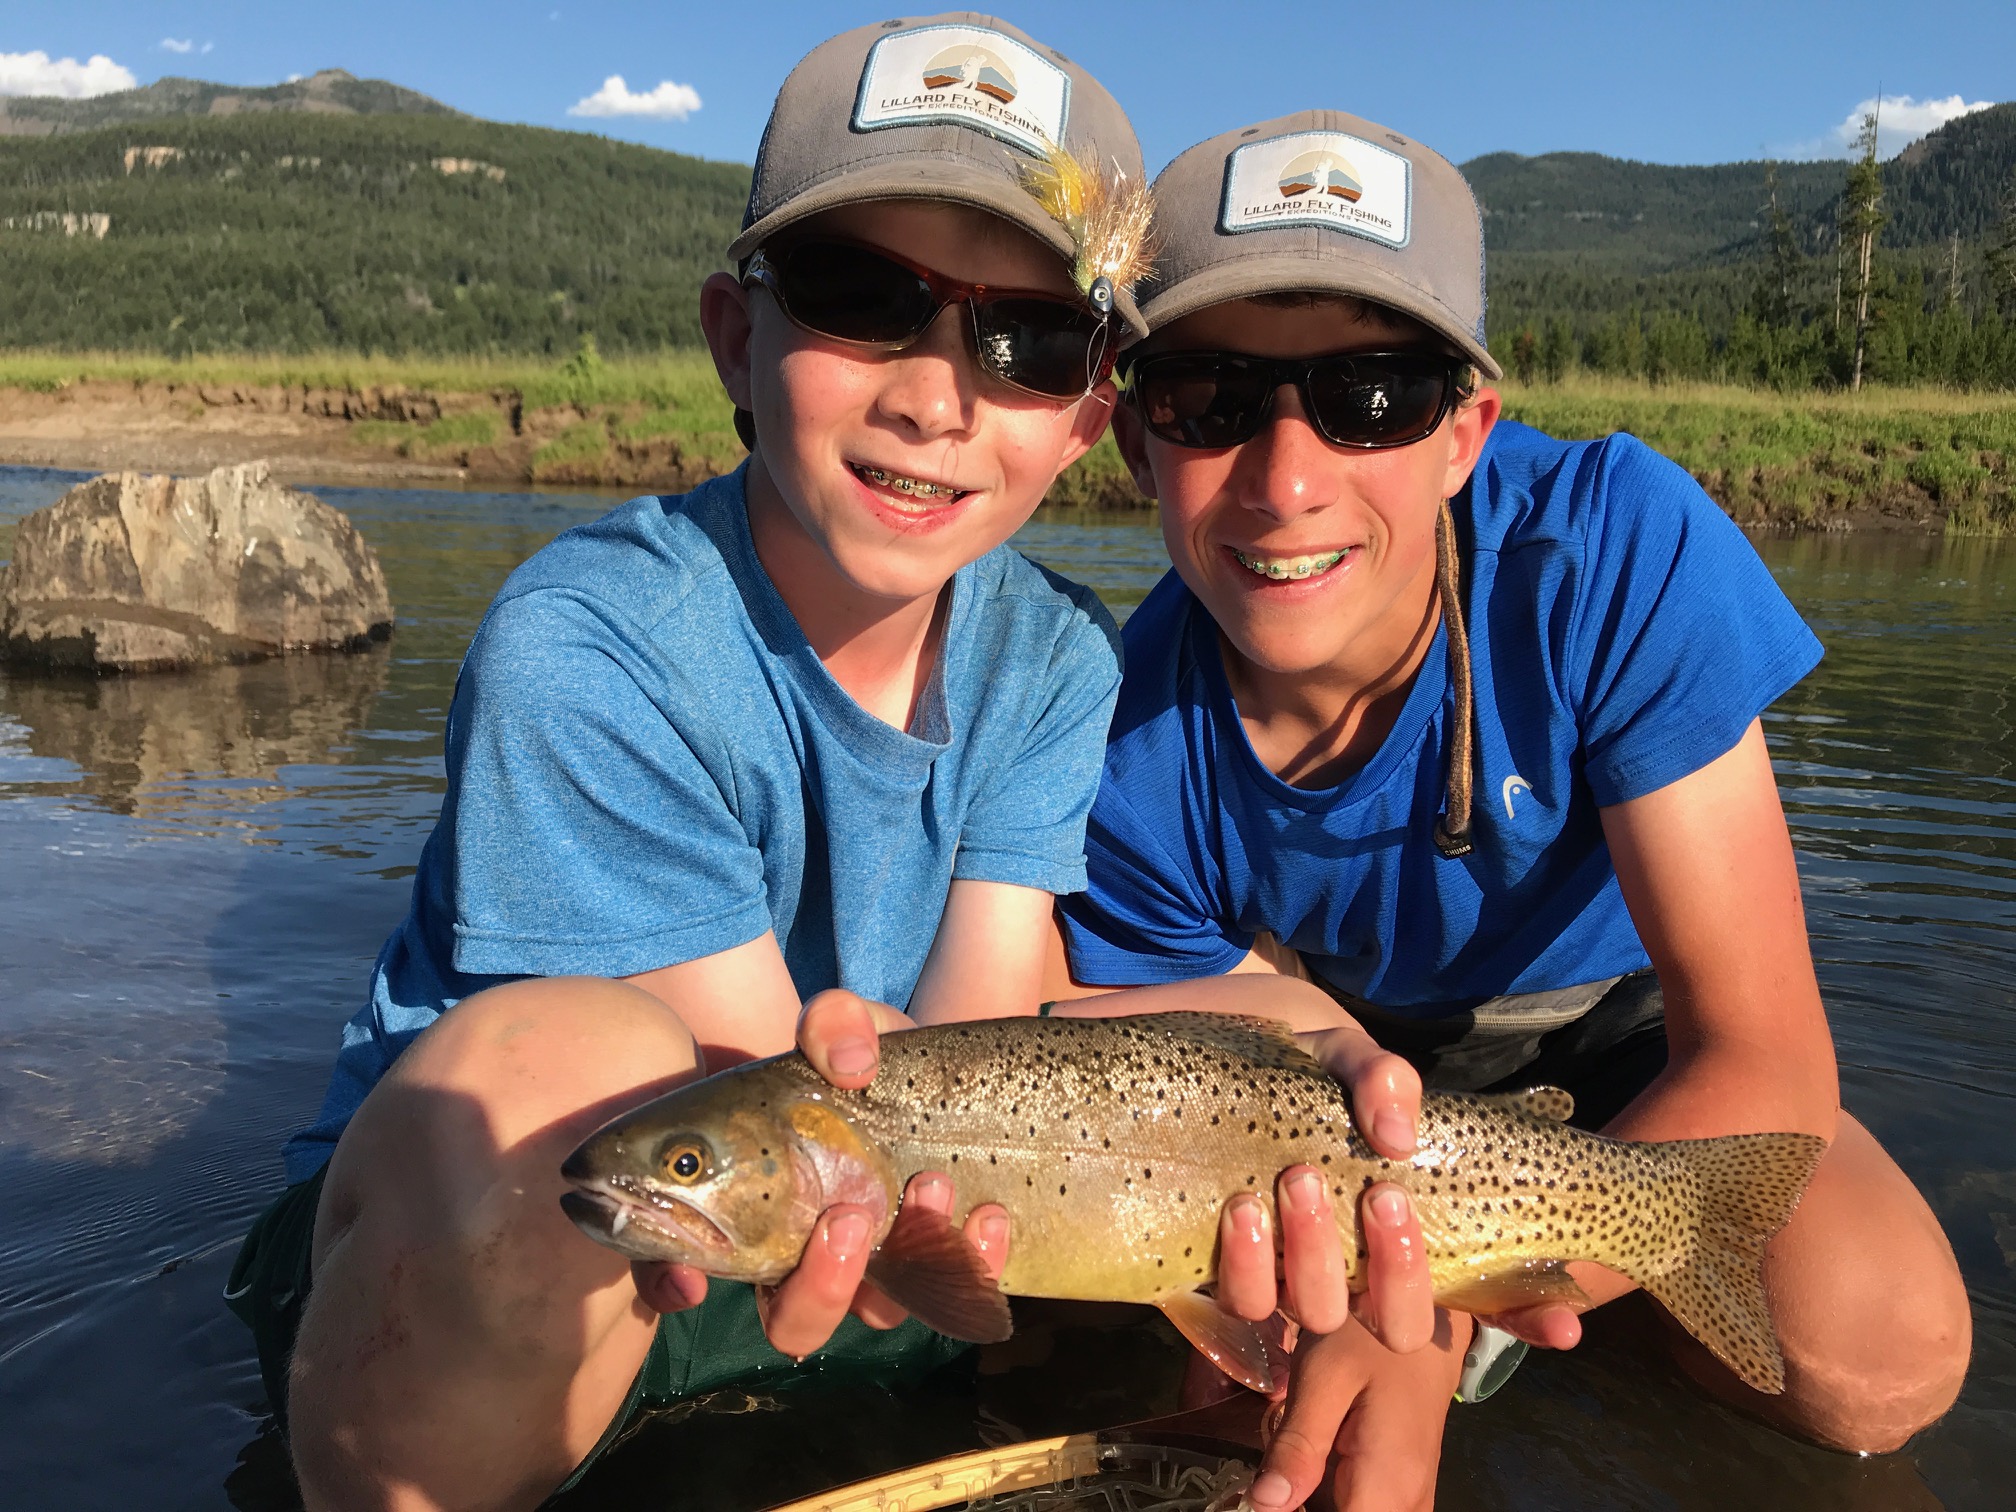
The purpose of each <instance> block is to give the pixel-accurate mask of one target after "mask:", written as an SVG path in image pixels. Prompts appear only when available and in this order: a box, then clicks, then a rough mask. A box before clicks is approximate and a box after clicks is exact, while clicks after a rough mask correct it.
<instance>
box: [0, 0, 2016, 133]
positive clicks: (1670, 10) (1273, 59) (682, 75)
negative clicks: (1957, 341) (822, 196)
mask: <svg viewBox="0 0 2016 1512" xmlns="http://www.w3.org/2000/svg"><path fill="white" fill-rule="evenodd" d="M887 14H888V12H886V11H877V10H870V9H867V8H864V7H860V6H855V5H842V4H811V3H802V0H768V3H765V4H761V5H757V4H747V3H735V0H727V3H723V0H709V3H701V4H688V3H676V0H656V3H648V4H632V3H602V4H591V3H587V0H403V3H388V0H343V3H341V4H337V5H324V6H311V5H295V4H287V5H275V4H273V3H272V0H260V3H223V0H208V3H203V0H188V3H177V0H168V3H159V0H152V3H139V0H5V4H4V6H0V93H18V92H21V91H22V89H23V88H24V85H25V83H26V82H27V81H33V80H37V79H43V80H54V81H56V82H57V83H58V84H59V85H61V86H62V87H65V88H70V89H91V90H95V89H97V88H100V87H102V86H103V85H104V84H105V83H106V82H107V81H114V82H116V81H117V80H118V79H120V78H122V77H124V76H127V75H130V76H131V77H132V78H133V79H134V80H136V81H137V82H139V83H142V84H145V83H149V82H151V81H152V80H154V79H157V78H159V77H161V76H162V75H163V74H170V73H174V74H184V75H190V76H194V77H197V78H205V79H215V80H219V81H222V82H226V83H234V84H270V83H276V82H278V81H280V80H281V79H284V78H286V77H287V76H288V75H290V74H299V73H310V72H313V71H314V70H316V69H318V68H331V67H334V68H347V69H348V70H350V72H352V73H354V74H358V75H360V76H363V77H367V78H383V79H390V80H392V81H394V82H396V83H400V84H405V85H407V86H409V87H411V88H414V89H418V90H421V91H423V92H425V93H427V94H430V95H433V96H435V97H436V98H437V99H440V100H443V101H445V102H446V103H448V104H450V105H453V106H455V107H456V108H457V109H460V110H465V111H469V112H471V113H472V114H475V115H480V116H488V117H491V118H493V119H497V120H506V121H526V122H531V123H534V124H538V125H546V126H561V127H571V128H575V129H588V130H595V131H601V132H604V133H606V134H608V135H611V136H618V137H623V138H626V139H629V140H633V141H641V142H648V143H651V144H653V145H655V146H660V147H669V148H674V149H676V150H678V151H682V152H691V153H696V154H698V155H700V156H703V157H712V158H729V159H734V160H737V161H742V162H747V161H748V160H749V159H750V157H751V156H752V155H753V154H754V152H755V148H756V142H757V138H758V136H759V135H760V133H761V131H762V127H763V118H764V116H765V114H766V113H767V111H768V108H769V103H770V99H771V96H772V94H773V93H774V92H775V90H776V87H777V84H778V83H779V81H780V80H781V79H782V78H783V76H784V75H785V74H786V73H787V72H788V71H789V70H790V68H791V65H792V64H793V63H795V62H796V61H797V60H798V59H799V58H800V57H801V56H803V54H804V53H805V52H806V51H807V50H808V49H809V48H811V47H812V46H813V45H814V44H816V43H817V42H819V41H820V40H822V39H823V38H825V37H827V36H829V35H831V34H832V33H834V32H837V31H841V30H844V29H846V28H847V27H849V26H853V25H859V24H861V23H863V22H867V21H874V20H880V19H883V18H884V17H885V16H886V15H887ZM1004 14H1005V15H1007V16H1008V18H1009V19H1011V20H1013V21H1014V22H1015V23H1016V24H1017V25H1019V26H1021V27H1023V28H1024V29H1025V30H1027V31H1029V32H1031V33H1033V34H1034V35H1035V36H1037V37H1039V38H1041V39H1042V40H1043V41H1045V42H1048V43H1050V44H1051V45H1053V46H1055V47H1058V48H1060V49H1061V50H1063V51H1064V52H1066V53H1068V54H1070V55H1071V56H1073V57H1074V58H1076V59H1077V60H1078V61H1080V62H1082V63H1084V64H1085V65H1086V66H1087V67H1088V68H1090V69H1091V71H1092V72H1093V73H1094V74H1095V75H1096V76H1097V77H1098V78H1099V79H1100V80H1101V81H1103V82H1104V83H1105V84H1106V85H1107V87H1108V88H1110V89H1112V90H1113V92H1114V93H1115V94H1117V95H1118V96H1119V97H1120V100H1121V102H1122V103H1123V104H1124V105H1125V106H1126V107H1127V108H1128V111H1129V113H1130V114H1131V115H1132V116H1133V118H1134V122H1135V125H1136V127H1137V128H1138V129H1139V131H1140V134H1141V139H1142V146H1143V149H1144V151H1145V153H1146V156H1147V159H1148V163H1149V166H1150V167H1151V168H1158V167H1160V166H1161V165H1162V164H1163V163H1164V162H1166V161H1167V160H1168V159H1169V158H1170V157H1172V156H1174V155H1175V154H1176V153H1177V152H1179V151H1181V150H1182V149H1183V148H1184V147H1186V146H1188V145H1189V144H1190V143H1191V142H1193V141H1196V140H1198V139H1201V138H1202V137H1205V136H1208V135H1211V134H1213V133H1215V132H1218V131H1221V130H1225V129H1227V128H1229V127H1232V126H1237V125H1242V124H1246V123H1249V122H1253V121H1258V120H1263V119H1266V118H1268V117H1270V116H1275V115H1281V114H1285V113H1287V112H1289V111H1291V110H1297V109H1301V108H1303V107H1305V106H1310V105H1329V106H1335V107H1338V108H1342V109H1346V110H1351V111H1355V112H1356V113H1358V114H1360V115H1362V116H1366V117H1369V118H1371V119H1373V120H1377V121H1380V122H1382V123H1384V124H1386V125H1389V126H1392V127H1394V128H1396V129H1398V130H1401V131H1403V132H1406V133H1407V134H1408V135H1411V136H1414V137H1416V138H1418V139H1419V140H1422V141H1424V142H1427V143H1429V144H1430V145H1432V146H1434V147H1437V148H1439V149H1440V150H1441V151H1443V152H1444V153H1445V154H1446V155H1448V156H1450V157H1452V158H1454V159H1456V160H1457V161H1458V162H1461V161H1463V160H1465V159H1467V158H1471V157H1474V156H1477V155H1478V154H1480V153H1485V152H1493V151H1501V150H1504V151H1514V152H1525V153H1539V152H1552V151H1561V150H1579V151H1589V152H1603V153H1610V154H1612V155H1615V156H1620V157H1633V158H1641V159H1646V160H1649V161H1653V162H1668V163H1712V162H1726V161H1731V160H1735V159H1744V158H1755V157H1759V156H1762V155H1766V154H1769V155H1773V156H1831V155H1836V154H1838V153H1839V152H1840V151H1841V150H1842V146H1841V142H1842V131H1843V128H1844V125H1845V123H1847V122H1848V121H1849V120H1850V118H1851V116H1852V115H1853V114H1854V113H1855V112H1856V111H1857V109H1858V108H1859V107H1860V106H1861V105H1862V103H1863V102H1865V101H1867V100H1868V99H1870V98H1871V97H1872V96H1874V95H1875V94H1876V92H1877V90H1878V88H1879V87H1880V88H1881V89H1882V91H1883V93H1884V94H1885V96H1886V97H1888V98H1889V99H1891V100H1893V101H1894V100H1896V99H1898V98H1899V97H1903V96H1908V97H1910V98H1911V100H1912V102H1913V104H1911V105H1910V106H1908V107H1905V106H1896V105H1891V106H1886V112H1887V113H1888V114H1889V115H1890V116H1891V118H1892V119H1893V120H1895V121H1898V122H1899V123H1900V124H1904V125H1907V126H1910V125H1916V126H1917V127H1919V128H1920V129H1922V128H1923V127H1925V126H1926V125H1929V124H1933V123H1936V122H1937V120H1939V119H1942V118H1944V117H1945V116H1946V115H1948V114H1950V113H1951V111H1952V109H1953V106H1952V105H1951V104H1945V105H1939V106H1929V107H1928V105H1927V103H1926V102H1933V101H1938V102H1951V101H1954V100H1955V99H1956V97H1957V100H1958V102H1959V103H1960V104H1962V105H1968V104H1979V103H1985V102H1993V101H2000V100H2009V99H2016V3H2012V0H1951V3H1941V0H1921V3H1920V4H1918V5H1916V6H1913V7H1910V8H1908V9H1907V8H1906V7H1904V6H1902V5H1900V4H1898V3H1896V0H1886V3H1884V4H1880V5H1879V4H1865V3H1861V0H1842V3H1834V4H1818V3H1809V4H1799V5H1792V4H1772V3H1769V0H1749V3H1732V0H1696V3H1693V4H1691V5H1657V6H1652V5H1639V4H1629V5H1627V4H1611V5H1593V4H1581V3H1566V0H1562V3H1529V4H1519V5H1511V4H1498V5H1483V4H1471V3H1467V0H1425V3H1424V0H1391V3H1388V4H1385V5H1364V6H1344V5H1339V4H1337V3H1335V0H1330V3H1317V0H1278V3H1251V0H1248V3H1241V0H1207V3H1196V0H1161V3H1134V0H1114V3H1109V4H1104V5H1089V4H1073V5H1066V4H1061V3H1054V0H1027V3H1020V4H1016V5H1014V6H1013V7H1012V9H1010V10H1007V11H1005V12H1004ZM38 53H39V54H42V55H45V58H46V61H37V60H36V58H35V57H34V56H33V55H34V54H38ZM94 58H100V59H104V60H107V61H105V62H103V63H100V64H95V65H94V64H93V63H92V61H91V60H92V59H94ZM66 59H69V60H74V66H73V67H71V68H69V69H65V68H64V66H63V63H64V60H66ZM118 70H123V71H124V73H123V74H121V73H119V72H118ZM611 76H620V78H621V79H622V81H623V85H622V88H621V89H620V90H612V89H610V88H609V87H608V85H607V81H608V80H609V79H610V78H611ZM598 95H599V96H600V97H601V98H602V99H603V100H604V101H605V103H606V102H613V103H614V106H615V107H616V108H618V109H623V110H629V111H636V110H650V109H655V110H657V111H659V112H660V114H657V115H647V114H617V115H598V116H583V115H579V114H571V115H570V114H569V110H570V107H577V108H578V107H579V106H580V105H581V103H582V102H583V101H586V100H589V99H590V98H591V97H596V96H598ZM696 100H697V108H695V104H694V102H695V101H696ZM1886 137H1887V138H1889V139H1888V140H1886V143H1885V146H1886V150H1895V149H1896V148H1897V147H1899V146H1901V145H1902V143H1903V140H1904V136H1903V135H1902V134H1900V135H1898V136H1894V137H1893V136H1891V135H1890V134H1889V133H1886Z"/></svg>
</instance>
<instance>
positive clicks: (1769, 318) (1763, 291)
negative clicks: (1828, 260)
mask: <svg viewBox="0 0 2016 1512" xmlns="http://www.w3.org/2000/svg"><path fill="white" fill-rule="evenodd" d="M1764 189H1765V192H1766V193H1767V194H1768V195H1769V196H1770V198H1771V203H1770V207H1769V208H1770V213H1771V220H1770V223H1769V225H1768V227H1767V228H1766V230H1765V233H1764V267H1763V269H1762V271H1761V272H1760V274H1759V276H1758V280H1757V289H1756V292H1755V293H1754V294H1752V296H1751V299H1750V310H1751V313H1752V314H1753V315H1755V316H1756V317H1757V322H1758V324H1759V325H1763V326H1768V327H1770V328H1771V329H1773V330H1784V329H1786V328H1788V327H1789V326H1791V325H1792V323H1793V306H1792V290H1793V288H1794V287H1795V286H1797V284H1798V283H1799V281H1800V278H1801V277H1802V276H1803V273H1804V270H1805V261H1806V260H1805V259H1804V258H1803V257H1801V256H1800V255H1799V236H1798V232H1797V231H1796V230H1795V229H1794V227H1793V225H1792V217H1791V216H1789V215H1787V214H1786V213H1785V207H1784V206H1783V205H1782V204H1780V203H1779V202H1778V166H1777V164H1775V163H1773V164H1770V165H1768V166H1767V167H1766V168H1765V169H1764Z"/></svg>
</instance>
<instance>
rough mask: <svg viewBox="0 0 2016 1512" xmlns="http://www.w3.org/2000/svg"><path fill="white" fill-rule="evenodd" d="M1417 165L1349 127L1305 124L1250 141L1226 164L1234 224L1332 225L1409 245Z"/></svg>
mask: <svg viewBox="0 0 2016 1512" xmlns="http://www.w3.org/2000/svg"><path fill="white" fill-rule="evenodd" d="M1413 172H1414V165H1413V164H1412V163H1410V162H1408V161H1407V159H1406V158H1404V157H1402V156H1400V154H1399V153H1397V152H1391V151H1388V150H1387V149H1386V148H1384V147H1381V146H1379V145H1378V144H1377V143H1374V142H1368V141H1365V140H1363V139H1362V138H1359V137H1354V136H1346V135H1345V134H1344V133H1343V132H1341V131H1303V132H1297V133H1296V134H1295V135H1293V136H1284V137H1273V138H1271V139H1269V140H1267V141H1264V142H1248V143H1247V144H1246V145H1244V146H1243V147H1241V148H1239V149H1238V150H1237V151H1236V152H1234V153H1233V154H1232V157H1231V160H1230V161H1229V162H1228V163H1227V164H1226V168H1225V203H1224V207H1223V210H1222V212H1221V214H1220V216H1219V222H1218V223H1219V225H1220V226H1221V227H1222V228H1223V229H1224V230H1226V231H1234V232H1236V231H1267V230H1271V229H1272V228H1274V227H1276V226H1327V227H1329V228H1330V229H1331V230H1333V231H1346V232H1349V233H1350V234H1351V235H1353V236H1363V237H1366V238H1368V239H1369V240H1371V241H1376V242H1380V243H1383V244H1384V245H1386V246H1389V247H1404V246H1406V245H1407V238H1408V235H1409V225H1408V221H1409V216H1410V213H1411V211H1412V208H1413V200H1412V193H1413Z"/></svg>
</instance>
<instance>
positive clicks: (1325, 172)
mask: <svg viewBox="0 0 2016 1512" xmlns="http://www.w3.org/2000/svg"><path fill="white" fill-rule="evenodd" d="M1310 193H1316V194H1334V195H1336V196H1337V197H1338V198H1339V199H1346V200H1349V201H1351V203H1352V204H1354V205H1355V204H1357V203H1358V201H1359V200H1361V199H1363V198H1364V197H1365V186H1364V185H1363V184H1361V183H1359V182H1358V170H1357V169H1355V168H1353V167H1352V166H1351V165H1350V163H1348V162H1346V161H1345V160H1344V159H1343V158H1341V157H1338V156H1337V154H1336V153H1334V152H1305V153H1303V154H1302V155H1301V156H1300V157H1298V158H1297V159H1295V161H1294V162H1292V163H1290V164H1289V165H1288V166H1287V167H1286V168H1284V169H1282V170H1281V195H1282V197H1283V198H1284V199H1293V198H1295V196H1296V195H1298V194H1310Z"/></svg>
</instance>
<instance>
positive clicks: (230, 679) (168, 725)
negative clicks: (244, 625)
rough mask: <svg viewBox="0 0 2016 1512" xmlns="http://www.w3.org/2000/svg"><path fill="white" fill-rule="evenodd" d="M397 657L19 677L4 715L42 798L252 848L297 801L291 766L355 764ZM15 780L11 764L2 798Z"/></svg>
mask: <svg viewBox="0 0 2016 1512" xmlns="http://www.w3.org/2000/svg"><path fill="white" fill-rule="evenodd" d="M391 659H392V653H391V650H390V648H389V647H386V646H382V645H379V646H372V647H369V648H367V649H365V650H363V651H358V652H355V653H351V654H344V653H334V654H327V655H310V656H287V657H275V658H272V659H269V660H266V661H259V662H250V663H246V664H244V665H242V666H224V667H199V668H194V669H191V670H189V671H184V672H158V673H152V674H149V675H147V676H144V677H143V676H127V677H86V676H63V677H57V676H31V675H22V674H20V673H14V674H11V675H9V676H8V677H6V678H5V679H0V718H5V719H8V720H11V721H12V722H13V723H15V724H17V725H19V726H20V727H21V729H22V731H23V732H24V738H23V739H22V740H21V741H20V743H19V747H18V749H19V750H20V751H21V752H22V753H23V754H25V755H26V756H27V757H29V758H30V760H31V762H32V763H33V764H32V765H30V766H27V767H23V768H21V769H20V772H19V775H20V777H24V778H26V779H27V781H28V782H29V783H32V784H33V785H34V787H35V788H36V789H38V790H40V791H41V792H44V793H49V792H52V791H58V792H64V793H69V794H73V795H75V796H77V797H81V798H85V799H88V800H89V801H90V802H91V803H92V804H93V805H95V806H97V807H100V808H103V809H106V810H109V811H110V812H112V813H115V814H130V815H133V816H135V817H138V818H142V819H148V820H157V821H162V820H172V821H181V822H182V823H184V824H186V825H189V826H191V827H193V828H195V829H197V830H211V831H214V832H219V833H221V832H223V831H224V830H226V829H232V828H235V829H236V830H238V831H239V832H240V833H245V834H246V836H247V838H251V836H252V833H254V832H256V828H257V826H256V822H255V821H254V819H253V818H252V817H251V815H252V813H253V812H255V811H256V810H257V809H258V808H259V807H260V806H261V805H265V804H270V803H276V802H278V801H280V800H281V799H283V798H285V797H287V796H288V793H289V789H288V787H287V785H286V784H285V783H283V782H282V781H281V780H280V776H279V772H280V768H281V767H284V766H301V765H323V764H326V763H329V762H334V761H338V760H340V759H341V758H342V756H343V755H344V754H346V753H347V751H348V749H349V746H350V742H351V740H352V739H353V738H354V736H355V735H356V733H357V731H359V730H360V729H363V728H365V727H366V726H367V725H368V724H369V722H370V716H371V706H372V703H373V702H374V701H375V700H376V698H377V697H378V695H379V693H380V692H382V691H383V690H384V687H385V684H386V679H387V676H388V674H389V671H390V667H391ZM10 744H12V743H11V742H10ZM4 749H5V748H0V750H4ZM7 754H9V755H11V754H13V753H12V752H8V753H7ZM57 762H61V763H63V764H64V765H65V767H67V769H68V770H67V772H65V773H64V774H63V775H61V776H59V775H58V770H59V769H57V768H56V767H55V765H54V764H55V763H57ZM14 775H15V774H14V770H13V769H11V768H10V766H9V765H8V763H7V762H6V760H5V758H4V757H0V799H4V798H5V797H6V796H8V794H9V793H10V792H11V791H15V790H17V782H16V781H10V780H9V779H10V778H11V777H14Z"/></svg>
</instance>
